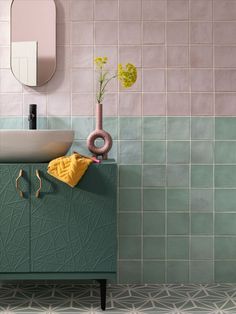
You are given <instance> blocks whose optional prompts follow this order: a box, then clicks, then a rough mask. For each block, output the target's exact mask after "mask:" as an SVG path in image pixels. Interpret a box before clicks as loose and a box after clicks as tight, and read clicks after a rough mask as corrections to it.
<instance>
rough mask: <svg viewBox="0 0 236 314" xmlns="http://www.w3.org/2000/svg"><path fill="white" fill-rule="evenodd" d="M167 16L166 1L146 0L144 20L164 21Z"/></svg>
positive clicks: (144, 2)
mask: <svg viewBox="0 0 236 314" xmlns="http://www.w3.org/2000/svg"><path fill="white" fill-rule="evenodd" d="M165 14H166V1H165V0H145V1H143V19H144V20H157V21H158V20H164V19H165Z"/></svg>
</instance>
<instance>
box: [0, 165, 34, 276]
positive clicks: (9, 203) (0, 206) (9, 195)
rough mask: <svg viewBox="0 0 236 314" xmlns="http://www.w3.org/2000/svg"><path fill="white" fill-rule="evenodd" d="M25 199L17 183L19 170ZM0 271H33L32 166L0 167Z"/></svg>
mask: <svg viewBox="0 0 236 314" xmlns="http://www.w3.org/2000/svg"><path fill="white" fill-rule="evenodd" d="M22 168H24V169H25V173H24V177H23V178H22V180H21V186H22V189H23V190H24V191H25V195H24V198H20V197H19V194H18V193H17V191H16V187H15V183H16V178H17V177H18V175H19V172H20V169H22ZM0 272H4V273H20V272H30V203H29V166H27V165H14V166H9V165H1V166H0Z"/></svg>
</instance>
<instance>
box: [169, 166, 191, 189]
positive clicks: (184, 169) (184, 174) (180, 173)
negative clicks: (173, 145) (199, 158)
mask: <svg viewBox="0 0 236 314" xmlns="http://www.w3.org/2000/svg"><path fill="white" fill-rule="evenodd" d="M167 186H168V187H188V186H189V166H188V165H167Z"/></svg>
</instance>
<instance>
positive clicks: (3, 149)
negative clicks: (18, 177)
mask: <svg viewBox="0 0 236 314" xmlns="http://www.w3.org/2000/svg"><path fill="white" fill-rule="evenodd" d="M73 140H74V131H72V130H0V162H48V161H51V160H52V159H54V158H57V157H60V156H64V155H65V154H66V153H67V152H68V150H69V148H70V147H71V144H72V142H73Z"/></svg>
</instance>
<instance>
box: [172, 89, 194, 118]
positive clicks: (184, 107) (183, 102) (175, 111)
mask: <svg viewBox="0 0 236 314" xmlns="http://www.w3.org/2000/svg"><path fill="white" fill-rule="evenodd" d="M190 112H191V108H190V97H189V94H188V93H168V94H167V115H168V116H189V115H190Z"/></svg>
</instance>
